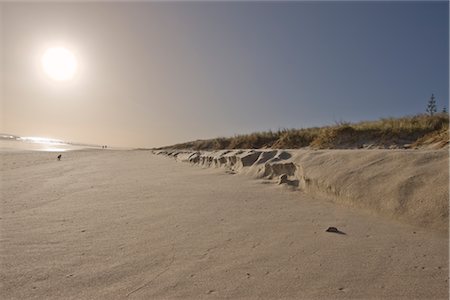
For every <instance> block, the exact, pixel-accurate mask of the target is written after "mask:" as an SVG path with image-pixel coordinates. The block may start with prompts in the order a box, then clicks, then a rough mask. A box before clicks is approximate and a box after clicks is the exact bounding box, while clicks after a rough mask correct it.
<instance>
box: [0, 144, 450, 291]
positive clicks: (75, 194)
mask: <svg viewBox="0 0 450 300" xmlns="http://www.w3.org/2000/svg"><path fill="white" fill-rule="evenodd" d="M333 153H335V154H329V153H328V152H315V153H314V152H304V153H303V152H302V153H300V152H299V153H295V152H291V151H281V152H279V151H266V152H264V153H259V154H255V153H254V152H250V151H244V150H242V151H238V152H226V151H224V152H220V153H216V154H214V157H213V156H212V155H204V154H202V155H195V154H192V153H179V154H178V155H177V158H178V159H180V160H191V161H197V162H198V163H200V162H202V164H204V165H214V164H217V165H223V164H224V163H225V164H226V163H227V161H228V162H230V164H231V162H233V170H234V171H233V170H231V168H230V169H224V168H198V167H193V166H191V165H189V164H183V163H178V162H176V161H174V160H172V159H168V158H166V157H164V156H158V155H152V154H151V153H150V152H149V151H74V152H67V153H64V154H63V158H62V160H61V161H57V160H56V154H53V153H35V152H30V153H25V152H24V153H1V154H0V158H1V163H2V169H1V171H0V172H1V173H0V175H1V193H2V197H1V219H0V230H1V238H0V257H1V261H0V262H1V265H0V280H1V283H2V284H1V286H0V295H1V298H2V299H224V298H226V299H349V298H351V299H380V298H384V299H448V236H447V235H446V234H445V233H443V232H442V230H440V229H442V228H441V227H440V226H439V224H442V223H443V222H444V221H443V220H441V221H439V222H436V223H432V222H431V223H430V222H429V221H427V222H424V224H427V226H429V227H426V228H425V227H423V226H421V225H420V226H419V223H420V222H419V223H418V224H416V225H414V226H413V225H409V224H406V223H402V222H398V221H395V220H391V218H385V217H380V216H378V215H374V214H369V213H367V212H365V211H364V210H361V209H356V208H352V207H347V206H346V205H337V204H335V203H332V202H330V201H327V199H326V198H323V197H322V196H321V195H320V194H317V195H316V194H308V193H304V192H301V191H300V192H299V191H294V192H293V191H292V186H290V185H286V184H282V185H277V184H261V183H266V182H272V180H270V179H267V178H271V177H272V178H273V181H277V180H279V174H280V173H283V174H286V176H285V180H288V181H287V183H289V184H293V181H295V180H299V183H298V184H299V186H301V184H303V183H302V182H301V180H300V179H301V178H302V177H301V176H300V175H298V174H301V172H303V174H304V175H303V176H304V177H305V184H306V177H308V178H311V180H312V181H314V180H319V177H318V174H319V173H320V174H321V176H324V182H321V183H320V184H329V185H331V186H335V187H337V186H339V185H338V183H340V182H342V185H341V189H342V190H340V191H339V193H341V194H342V193H346V192H348V191H349V190H350V189H351V188H352V184H351V182H349V181H348V180H350V179H347V180H344V178H345V176H350V178H355V176H354V175H351V174H347V175H345V174H346V172H349V170H353V172H360V173H359V175H357V176H364V174H362V172H363V171H362V170H361V171H358V169H356V165H359V167H360V168H362V169H366V170H367V169H369V170H371V169H372V170H374V173H373V174H375V169H374V168H375V166H376V165H377V164H381V165H380V169H379V171H378V172H379V174H380V175H379V176H381V177H382V178H384V177H383V176H389V175H384V174H388V173H389V172H394V171H395V168H394V167H398V166H403V168H404V170H401V171H400V172H404V173H405V174H415V173H414V172H416V173H417V174H416V176H418V177H417V178H419V179H421V180H427V179H425V178H424V177H423V176H425V175H421V174H422V172H423V171H419V170H420V169H421V168H422V167H421V166H423V165H424V166H425V167H423V168H425V169H427V168H428V167H427V166H429V165H430V164H431V165H436V168H437V170H435V172H436V173H438V172H440V171H439V170H442V169H441V166H440V165H441V164H444V162H446V158H445V157H443V155H442V154H441V153H440V152H432V153H428V154H426V155H425V154H424V155H423V156H421V155H419V154H417V155H418V156H417V157H416V156H414V155H415V154H412V155H411V157H403V160H402V159H401V158H394V157H391V158H384V159H385V160H386V161H385V160H382V158H383V156H382V155H380V154H378V153H377V152H373V153H372V152H366V155H368V156H373V157H372V158H370V159H369V160H367V158H365V157H364V155H362V154H359V153H354V154H351V153H347V152H333ZM333 155H337V157H340V158H342V159H347V161H342V162H338V161H335V160H333V159H332V157H333ZM392 155H393V156H395V155H397V154H395V153H393V154H392ZM398 155H399V156H401V154H398ZM429 155H431V156H430V157H429ZM335 157H336V156H335ZM215 158H217V159H215ZM351 159H355V160H357V161H359V163H356V164H355V165H354V166H353V168H351V167H350V166H349V165H351V164H352V162H351V161H350V160H351ZM377 161H379V162H377ZM433 161H436V163H433ZM267 162H270V163H271V164H272V165H271V167H270V168H262V169H261V170H264V172H262V171H261V172H259V173H258V169H259V167H256V166H257V165H264V164H266V163H267ZM319 162H320V163H321V165H319ZM370 162H372V163H370ZM376 162H377V163H376ZM364 163H365V164H364ZM324 165H326V166H328V167H327V170H329V172H324V171H323V169H324ZM252 166H253V167H252ZM298 166H301V167H302V168H303V169H302V170H300V169H298ZM294 167H295V168H294ZM321 168H322V169H321ZM414 168H418V170H416V171H413V170H412V169H414ZM410 169H411V170H410ZM238 172H241V174H239V173H238ZM315 172H317V173H315ZM339 172H342V174H341V175H339V174H336V173H339ZM245 173H248V175H251V176H248V175H246V174H245ZM327 173H329V174H327ZM426 175H427V176H431V178H434V179H433V180H438V178H437V177H436V175H435V174H428V173H426ZM252 176H259V177H262V178H263V180H254V179H252ZM357 176H356V177H357ZM391 176H393V175H391ZM398 176H400V175H398ZM405 176H406V175H405ZM343 177H344V178H343ZM392 178H394V177H387V179H388V180H392ZM405 178H406V177H405ZM333 179H334V180H338V179H339V180H341V181H340V182H333V181H332V180H333ZM366 179H367V178H366ZM366 179H364V178H361V179H358V180H359V181H356V183H354V184H353V187H355V186H356V185H357V183H358V182H362V181H363V180H366ZM371 180H373V184H374V187H367V188H368V189H369V191H371V190H370V189H372V188H375V187H376V186H377V177H374V178H372V179H371ZM379 180H381V178H380V179H379ZM405 180H406V179H405ZM430 180H431V179H430ZM425 182H427V181H425ZM437 182H438V184H437V185H436V187H437V188H439V187H442V185H440V183H439V182H440V181H437ZM318 184H319V183H318ZM393 184H394V186H395V184H397V183H393ZM307 186H308V185H307V184H306V185H305V188H306V187H307ZM312 188H313V186H312V185H311V189H312ZM388 188H390V187H389V185H387V187H386V189H387V190H388ZM392 188H393V187H392ZM317 189H319V190H321V189H322V186H319V187H318V188H317ZM427 191H429V192H430V195H441V194H439V193H436V192H435V191H430V190H428V188H427ZM378 192H379V193H380V195H390V194H389V192H388V191H383V190H381V191H380V190H379V191H378ZM419 192H420V193H422V192H424V191H422V190H420V189H419V190H417V191H415V192H414V193H413V195H415V193H419ZM333 193H335V192H328V193H324V195H326V196H329V194H333ZM442 193H444V192H442ZM367 194H368V193H367ZM367 197H369V199H372V200H371V201H375V200H374V199H376V197H374V196H370V195H369V196H367ZM414 197H417V196H414ZM336 199H338V198H336ZM339 199H340V198H339ZM415 199H416V198H415ZM392 201H395V200H392ZM434 201H436V200H434ZM379 202H381V201H379ZM430 203H431V202H430ZM437 203H439V202H438V201H437ZM380 205H381V204H380ZM386 207H387V208H384V209H385V210H388V209H389V206H386ZM406 207H409V206H406ZM423 207H424V208H426V206H423ZM407 211H408V214H407V216H409V217H412V216H413V211H411V208H409V209H407ZM433 211H434V210H433V209H431V208H430V212H431V213H433ZM403 214H405V213H403ZM329 227H336V228H337V229H338V230H340V231H342V232H344V233H345V234H338V233H335V232H332V231H331V232H327V231H326V230H327V228H329ZM436 228H437V229H439V230H435V229H436Z"/></svg>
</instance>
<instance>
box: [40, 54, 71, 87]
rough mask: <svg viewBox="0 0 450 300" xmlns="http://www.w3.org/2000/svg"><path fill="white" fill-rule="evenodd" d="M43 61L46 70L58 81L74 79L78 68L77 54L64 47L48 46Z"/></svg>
mask: <svg viewBox="0 0 450 300" xmlns="http://www.w3.org/2000/svg"><path fill="white" fill-rule="evenodd" d="M41 61H42V67H43V69H44V72H45V73H46V74H47V75H48V76H49V77H50V78H51V79H53V80H56V81H65V80H70V79H72V78H73V77H74V75H75V72H76V69H77V60H76V58H75V56H74V55H73V54H72V52H70V51H69V50H67V49H66V48H63V47H55V48H48V49H47V50H46V51H45V53H44V55H43V56H42V60H41Z"/></svg>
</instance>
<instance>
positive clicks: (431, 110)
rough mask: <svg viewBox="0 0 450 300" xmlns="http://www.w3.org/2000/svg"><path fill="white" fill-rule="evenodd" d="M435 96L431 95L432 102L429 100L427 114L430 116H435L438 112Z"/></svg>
mask: <svg viewBox="0 0 450 300" xmlns="http://www.w3.org/2000/svg"><path fill="white" fill-rule="evenodd" d="M434 99H435V98H434V94H431V98H430V100H428V105H427V110H426V112H427V113H429V114H430V116H432V115H434V113H435V112H436V100H434Z"/></svg>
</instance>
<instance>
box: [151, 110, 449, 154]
mask: <svg viewBox="0 0 450 300" xmlns="http://www.w3.org/2000/svg"><path fill="white" fill-rule="evenodd" d="M448 124H449V115H448V114H445V113H441V114H436V115H434V116H428V115H423V114H422V115H416V116H407V117H402V118H383V119H380V120H377V121H364V122H358V123H349V122H340V123H337V124H335V125H332V126H324V127H313V128H302V129H282V130H278V131H265V132H256V133H251V134H244V135H235V136H233V137H228V138H226V137H219V138H215V139H209V140H197V141H192V142H187V143H181V144H176V145H172V146H166V147H162V148H158V149H168V148H170V149H190V150H220V149H263V148H272V149H297V148H304V147H310V148H314V149H346V148H415V147H422V146H426V145H429V144H433V145H434V146H435V147H438V148H439V147H443V146H445V145H447V144H448V128H449V127H448Z"/></svg>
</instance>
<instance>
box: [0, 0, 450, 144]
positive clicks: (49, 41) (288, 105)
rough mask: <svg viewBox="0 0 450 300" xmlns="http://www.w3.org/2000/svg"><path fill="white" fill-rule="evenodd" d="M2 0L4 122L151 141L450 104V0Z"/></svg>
mask: <svg viewBox="0 0 450 300" xmlns="http://www.w3.org/2000/svg"><path fill="white" fill-rule="evenodd" d="M0 5H1V44H0V46H1V58H2V69H1V73H2V78H3V79H2V91H1V92H2V93H1V106H2V111H1V117H2V129H1V131H2V132H5V133H11V134H17V135H22V136H44V137H52V138H60V139H65V140H70V141H79V142H88V143H96V144H109V145H117V146H133V147H134V146H142V147H153V146H162V145H168V144H173V143H177V142H183V141H188V140H193V139H199V138H212V137H217V136H229V135H233V134H236V133H249V132H253V131H261V130H268V129H275V130H276V129H279V128H292V127H308V126H317V125H326V124H332V123H334V122H336V121H341V120H345V121H358V120H368V119H377V118H379V117H388V116H402V115H407V114H416V113H420V112H424V110H425V106H426V102H427V99H428V98H429V97H430V95H431V93H434V94H435V95H436V98H437V101H438V107H439V109H441V108H442V106H443V105H446V106H448V104H447V102H448V96H449V90H448V88H449V73H448V72H449V18H448V13H449V5H448V3H447V2H445V1H441V2H429V1H426V2H417V1H415V2H333V3H330V2H319V3H310V2H284V3H275V2H274V3H270V2H259V3H258V2H247V3H243V2H242V3H239V2H223V3H211V2H210V3H208V2H196V3H193V2H188V3H145V2H144V3H143V2H140V3H78V4H75V3H73V4H67V3H47V4H44V3H35V4H20V3H3V4H0ZM54 46H63V47H65V48H67V49H69V50H70V51H72V52H73V53H74V55H75V56H76V58H77V60H78V69H77V73H76V77H75V78H74V79H73V80H71V81H66V82H57V81H54V80H52V79H49V78H48V77H47V76H46V75H45V74H44V72H43V71H42V67H41V57H42V55H43V53H44V51H45V50H46V49H47V48H49V47H54Z"/></svg>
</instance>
